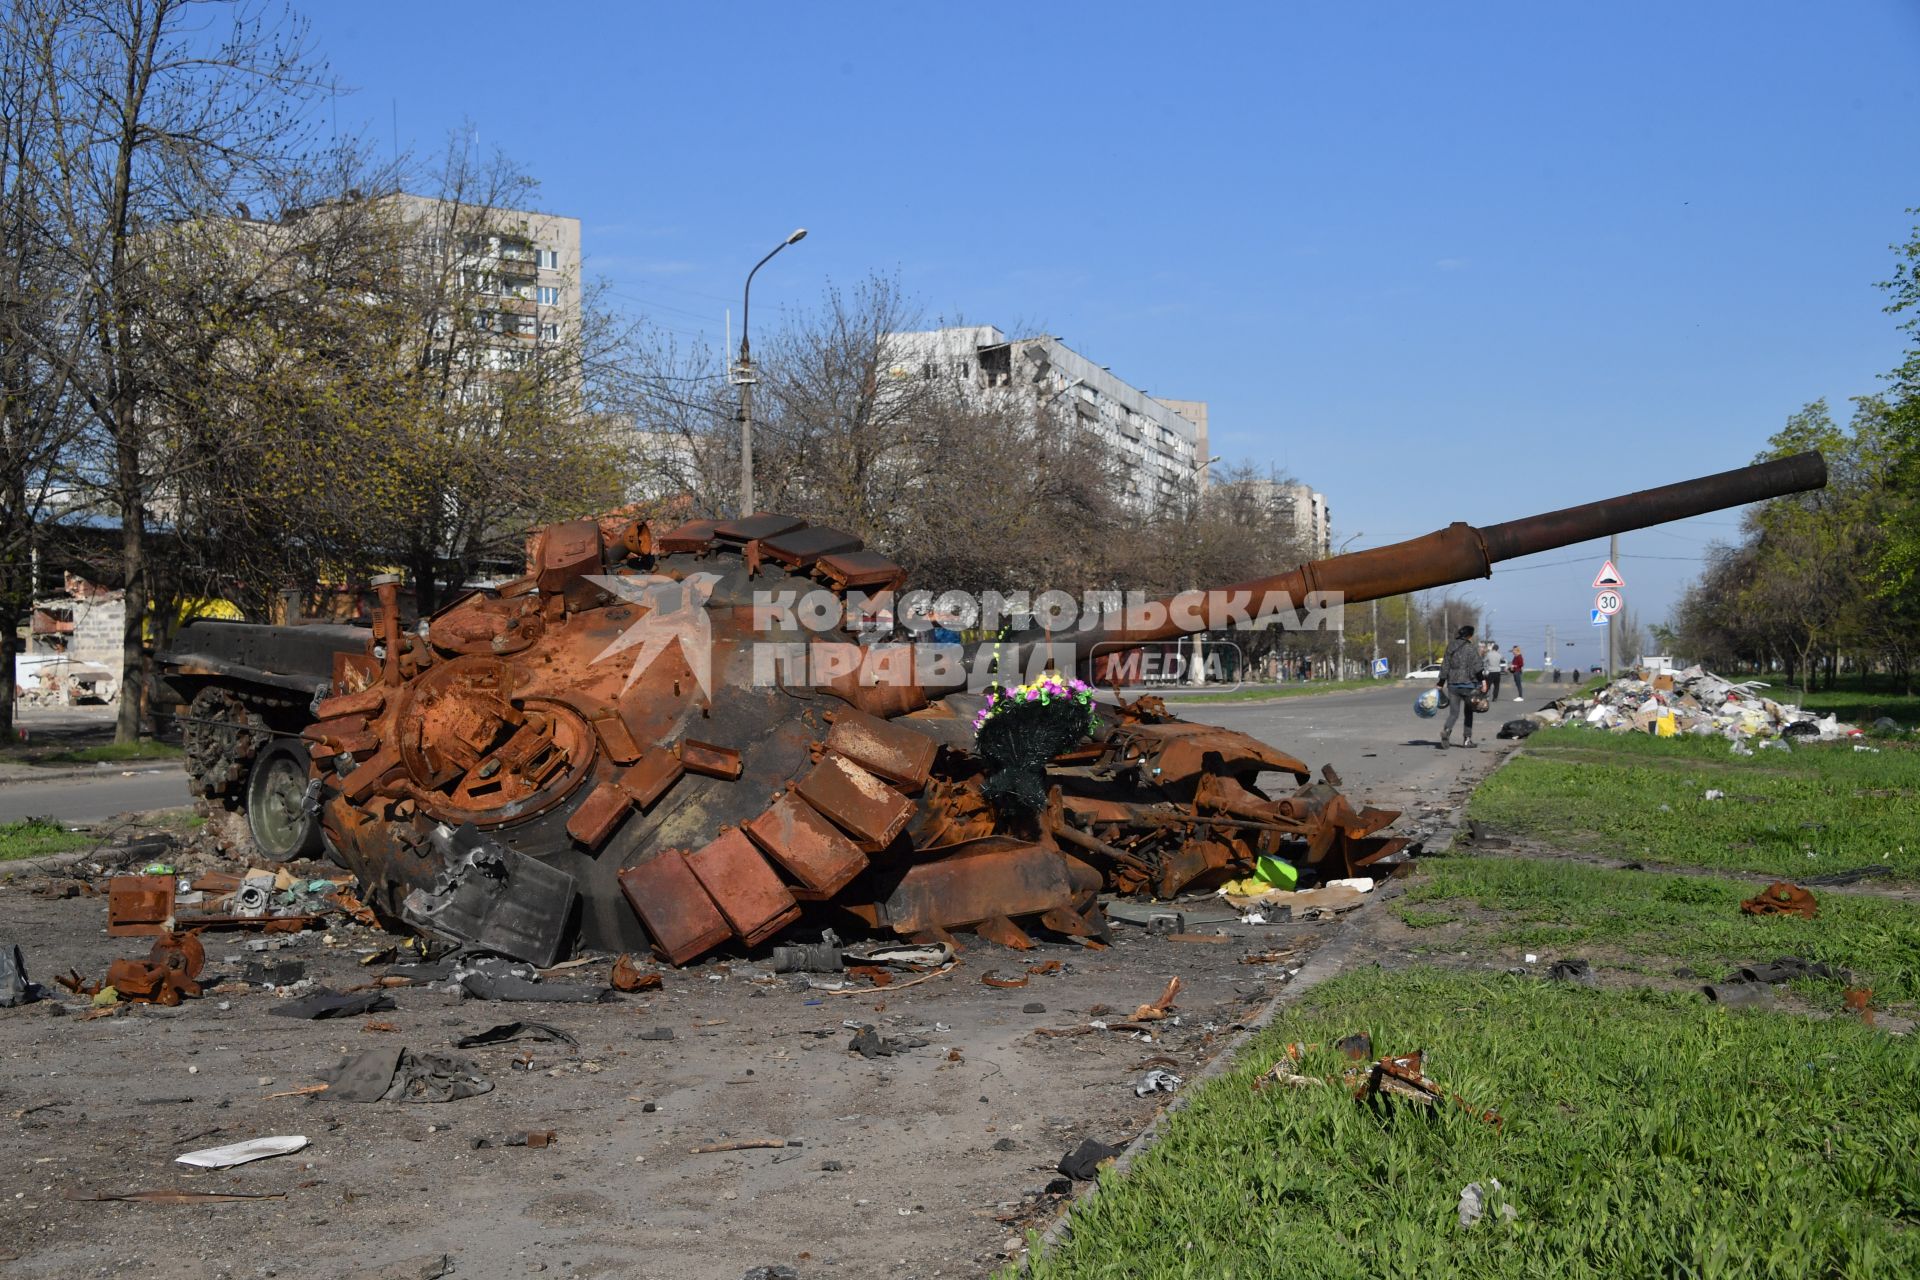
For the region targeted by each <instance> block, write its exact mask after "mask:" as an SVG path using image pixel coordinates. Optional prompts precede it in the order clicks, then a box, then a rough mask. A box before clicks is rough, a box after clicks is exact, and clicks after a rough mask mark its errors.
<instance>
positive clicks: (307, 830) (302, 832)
mask: <svg viewBox="0 0 1920 1280" xmlns="http://www.w3.org/2000/svg"><path fill="white" fill-rule="evenodd" d="M311 769H312V764H311V761H309V759H308V757H307V749H306V747H305V746H304V745H302V743H301V742H300V741H299V740H298V739H297V738H282V739H280V740H279V741H277V742H275V743H274V744H273V745H272V746H270V747H268V748H266V750H264V751H262V752H260V754H259V755H258V756H256V757H255V758H254V761H253V772H252V773H251V774H250V775H249V776H248V778H247V830H248V831H249V832H251V833H252V835H253V843H254V847H255V848H257V849H259V851H260V855H261V856H262V857H264V858H266V859H267V860H269V861H271V862H287V861H290V860H292V859H294V858H311V857H313V856H314V855H315V854H317V853H319V852H320V823H319V822H318V821H317V820H316V819H315V818H313V817H311V816H309V815H308V814H307V812H306V799H307V776H308V774H309V773H310V772H311Z"/></svg>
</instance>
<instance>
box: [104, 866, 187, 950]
mask: <svg viewBox="0 0 1920 1280" xmlns="http://www.w3.org/2000/svg"><path fill="white" fill-rule="evenodd" d="M173 891H174V879H173V877H172V876H115V877H113V879H111V880H109V881H107V936H109V937H113V938H144V937H149V936H152V935H154V934H161V933H166V932H167V931H168V929H169V923H168V922H169V921H171V920H172V919H173Z"/></svg>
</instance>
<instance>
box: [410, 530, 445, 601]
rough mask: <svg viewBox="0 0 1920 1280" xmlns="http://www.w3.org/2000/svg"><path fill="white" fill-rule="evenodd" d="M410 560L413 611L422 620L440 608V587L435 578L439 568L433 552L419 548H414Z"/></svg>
mask: <svg viewBox="0 0 1920 1280" xmlns="http://www.w3.org/2000/svg"><path fill="white" fill-rule="evenodd" d="M411 560H412V562H413V563H412V566H411V567H412V569H413V601H414V609H415V611H416V612H417V613H418V615H419V616H420V617H422V618H424V617H427V616H428V615H429V614H431V613H433V611H434V610H436V609H438V608H439V607H440V587H439V583H438V581H437V580H436V577H435V574H436V571H437V570H438V568H439V566H438V565H436V564H435V563H434V555H433V552H432V551H430V550H427V549H425V548H421V547H415V548H414V552H413V555H412V556H411Z"/></svg>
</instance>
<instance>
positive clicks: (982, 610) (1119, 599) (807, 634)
mask: <svg viewBox="0 0 1920 1280" xmlns="http://www.w3.org/2000/svg"><path fill="white" fill-rule="evenodd" d="M590 581H592V582H593V583H594V584H595V585H597V586H599V587H601V588H603V589H604V590H606V591H607V592H608V593H610V594H611V595H613V596H614V597H615V598H616V599H618V600H619V601H621V602H623V603H624V604H626V605H627V606H630V607H631V608H632V609H633V611H634V612H635V613H636V614H637V616H636V617H635V618H634V620H633V621H632V622H630V623H629V624H628V625H627V626H626V627H625V628H624V629H623V630H622V631H621V633H620V635H619V636H618V638H616V639H615V640H614V641H613V642H612V643H610V644H608V645H607V647H606V648H605V649H603V650H602V651H601V652H600V653H599V654H597V655H595V657H594V658H593V661H594V662H596V663H598V662H602V661H605V660H607V659H610V658H614V657H617V656H619V655H621V654H624V653H627V652H629V651H632V652H633V662H632V665H631V666H630V667H629V669H628V672H627V680H626V686H625V687H626V688H631V687H632V686H633V684H634V683H635V682H636V681H637V680H639V679H640V677H641V675H642V674H643V673H644V672H645V671H646V670H647V669H648V668H649V667H651V666H652V665H653V664H654V663H655V662H656V661H658V660H659V658H660V657H661V655H663V654H665V653H666V652H668V651H669V650H670V649H671V648H673V647H674V646H676V645H677V646H679V649H680V653H681V656H682V658H683V659H684V661H685V662H686V665H687V667H688V669H689V670H690V671H691V672H692V674H693V679H694V682H695V684H696V685H697V686H698V687H699V690H700V692H701V694H702V695H703V696H705V697H707V698H709V699H711V698H712V696H713V647H714V635H713V623H712V620H711V617H710V616H709V613H708V603H709V600H710V599H711V597H712V595H713V591H714V588H715V587H716V586H717V585H718V584H719V582H720V581H721V578H720V575H718V574H713V573H695V574H689V575H688V576H687V577H685V578H683V579H673V578H665V577H654V576H611V575H596V576H593V577H592V578H591V579H590ZM1341 615H1342V609H1341V598H1340V596H1339V594H1338V593H1334V592H1310V593H1308V594H1307V595H1306V596H1305V597H1304V598H1303V599H1302V601H1301V602H1300V603H1299V604H1298V605H1297V606H1296V604H1295V602H1294V600H1293V599H1292V597H1291V596H1289V595H1288V593H1286V592H1284V591H1274V592H1265V593H1260V594H1259V595H1258V596H1256V594H1255V593H1254V592H1251V591H1232V592H1225V591H1220V592H1188V593H1185V594H1183V595H1180V596H1175V597H1172V598H1171V599H1164V600H1161V599H1148V598H1147V597H1146V596H1145V595H1144V594H1143V593H1140V592H1130V593H1124V594H1123V593H1121V592H1118V591H1095V592H1086V593H1083V594H1082V595H1081V596H1078V597H1076V596H1074V595H1072V594H1071V593H1069V592H1065V591H1045V592H1041V593H1039V594H1038V595H1035V594H1032V593H1028V592H1016V593H1013V594H1011V595H1008V594H1002V593H998V592H986V593H982V594H980V595H973V594H969V593H966V592H960V591H948V592H943V593H940V594H939V595H935V594H934V593H932V592H930V591H910V592H906V593H904V594H897V595H896V594H895V593H893V592H880V593H876V594H872V595H868V594H866V593H863V592H860V591H857V590H856V591H848V592H846V593H845V595H844V596H843V595H842V594H840V593H838V592H834V591H829V590H826V589H825V588H820V589H817V590H796V589H785V590H759V591H755V592H754V593H753V595H752V597H751V606H750V616H751V625H752V629H753V635H752V637H751V638H748V637H742V639H743V640H747V641H748V643H747V647H748V648H749V649H750V651H751V658H752V664H751V676H750V680H751V683H752V685H753V686H754V687H758V688H773V687H780V686H784V687H789V688H792V687H809V688H820V687H824V686H833V685H839V686H843V687H844V686H847V685H860V686H895V687H907V686H917V687H920V688H924V689H928V690H961V689H965V690H967V691H970V692H976V693H977V692H980V691H982V690H985V689H987V688H989V687H992V686H994V685H1010V684H1020V683H1025V682H1030V681H1032V680H1034V679H1037V678H1038V677H1039V676H1040V675H1041V674H1042V673H1044V672H1046V671H1048V670H1052V671H1056V672H1067V673H1073V672H1079V671H1082V665H1081V664H1082V660H1083V659H1085V660H1087V662H1088V665H1087V667H1086V668H1085V673H1086V674H1087V675H1088V676H1089V677H1090V679H1091V680H1092V682H1093V683H1094V684H1096V685H1098V686H1101V687H1113V686H1116V685H1118V686H1121V687H1126V688H1151V687H1155V686H1174V685H1188V686H1199V685H1206V686H1211V687H1217V688H1222V689H1233V688H1238V687H1239V683H1240V681H1241V680H1242V679H1243V678H1244V677H1245V675H1246V673H1247V669H1248V668H1247V663H1246V655H1245V652H1244V650H1243V649H1242V648H1241V646H1240V645H1238V644H1236V643H1234V642H1233V641H1230V640H1217V639H1213V638H1210V637H1209V636H1208V634H1207V633H1218V632H1222V631H1232V630H1239V629H1268V628H1276V629H1279V630H1283V631H1328V630H1335V631H1337V630H1338V629H1339V628H1340V625H1341ZM1169 628H1171V629H1172V630H1173V634H1171V635H1163V636H1161V637H1160V638H1157V639H1153V640H1147V641H1139V640H1131V639H1116V638H1115V637H1117V636H1119V637H1124V636H1129V635H1131V636H1140V635H1145V634H1153V633H1156V632H1164V631H1166V630H1168V629H1169Z"/></svg>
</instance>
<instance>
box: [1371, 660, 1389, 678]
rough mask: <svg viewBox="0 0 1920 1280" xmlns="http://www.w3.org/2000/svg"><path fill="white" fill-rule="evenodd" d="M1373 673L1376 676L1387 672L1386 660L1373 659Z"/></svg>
mask: <svg viewBox="0 0 1920 1280" xmlns="http://www.w3.org/2000/svg"><path fill="white" fill-rule="evenodd" d="M1373 674H1375V675H1377V676H1383V675H1385V674H1387V660H1386V659H1385V658H1375V659H1374V660H1373Z"/></svg>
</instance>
